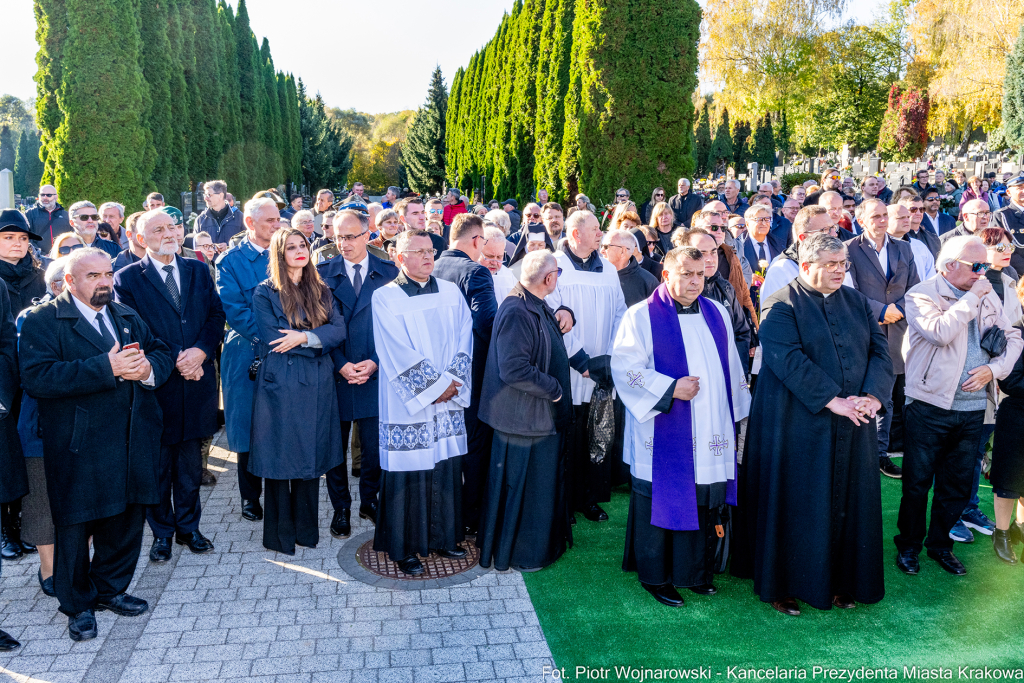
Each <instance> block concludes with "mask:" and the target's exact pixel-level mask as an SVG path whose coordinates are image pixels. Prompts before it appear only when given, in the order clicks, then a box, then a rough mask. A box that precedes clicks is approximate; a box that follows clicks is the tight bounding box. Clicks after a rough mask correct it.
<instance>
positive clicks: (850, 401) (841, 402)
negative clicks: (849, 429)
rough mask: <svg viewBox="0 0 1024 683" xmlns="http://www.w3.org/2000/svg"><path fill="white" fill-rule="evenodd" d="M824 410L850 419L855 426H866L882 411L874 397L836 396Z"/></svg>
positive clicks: (880, 404) (880, 405)
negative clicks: (826, 409)
mask: <svg viewBox="0 0 1024 683" xmlns="http://www.w3.org/2000/svg"><path fill="white" fill-rule="evenodd" d="M825 407H826V408H828V409H829V410H831V411H832V412H833V413H835V414H836V415H842V416H843V417H848V418H850V421H851V422H853V424H855V425H858V426H859V425H862V424H867V423H868V422H869V421H870V419H871V418H873V417H874V416H875V415H877V414H878V411H879V410H881V409H882V403H881V402H880V401H879V400H878V399H877V398H875V397H874V396H870V395H868V396H848V397H847V398H842V397H840V396H836V397H835V398H834V399H832V400H831V401H829V402H828V403H827V404H826V405H825Z"/></svg>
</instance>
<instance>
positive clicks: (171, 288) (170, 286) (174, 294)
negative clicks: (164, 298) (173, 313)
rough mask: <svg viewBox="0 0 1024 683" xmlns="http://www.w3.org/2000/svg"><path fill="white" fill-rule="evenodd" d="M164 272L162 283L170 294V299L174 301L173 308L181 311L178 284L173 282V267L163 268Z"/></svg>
mask: <svg viewBox="0 0 1024 683" xmlns="http://www.w3.org/2000/svg"><path fill="white" fill-rule="evenodd" d="M164 272H165V273H167V277H165V278H164V282H165V283H166V284H167V291H168V292H170V293H171V298H172V299H174V307H175V308H177V309H178V310H181V294H180V293H179V292H178V283H177V282H175V281H174V266H164Z"/></svg>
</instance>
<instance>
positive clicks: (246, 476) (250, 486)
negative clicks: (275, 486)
mask: <svg viewBox="0 0 1024 683" xmlns="http://www.w3.org/2000/svg"><path fill="white" fill-rule="evenodd" d="M238 492H239V493H240V494H241V495H242V500H255V501H257V502H259V499H260V494H261V493H263V478H262V477H257V476H256V475H255V474H252V473H251V472H249V451H243V452H242V453H239V454H238Z"/></svg>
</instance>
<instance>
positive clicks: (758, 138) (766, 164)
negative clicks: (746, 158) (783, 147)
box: [750, 114, 775, 171]
mask: <svg viewBox="0 0 1024 683" xmlns="http://www.w3.org/2000/svg"><path fill="white" fill-rule="evenodd" d="M750 160H751V161H756V162H757V163H758V164H760V165H761V168H763V169H768V170H769V171H771V170H773V169H774V168H775V136H774V135H773V134H772V118H771V115H769V114H765V115H764V116H763V117H762V118H760V119H758V121H757V128H755V129H754V154H753V156H752V157H751V159H750Z"/></svg>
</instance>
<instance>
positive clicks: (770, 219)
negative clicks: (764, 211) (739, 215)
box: [750, 216, 772, 223]
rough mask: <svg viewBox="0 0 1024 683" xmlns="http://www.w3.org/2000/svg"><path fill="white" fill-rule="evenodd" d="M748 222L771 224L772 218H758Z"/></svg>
mask: <svg viewBox="0 0 1024 683" xmlns="http://www.w3.org/2000/svg"><path fill="white" fill-rule="evenodd" d="M750 220H752V221H754V222H755V223H771V222H772V217H771V216H760V217H758V218H751V219H750Z"/></svg>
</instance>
